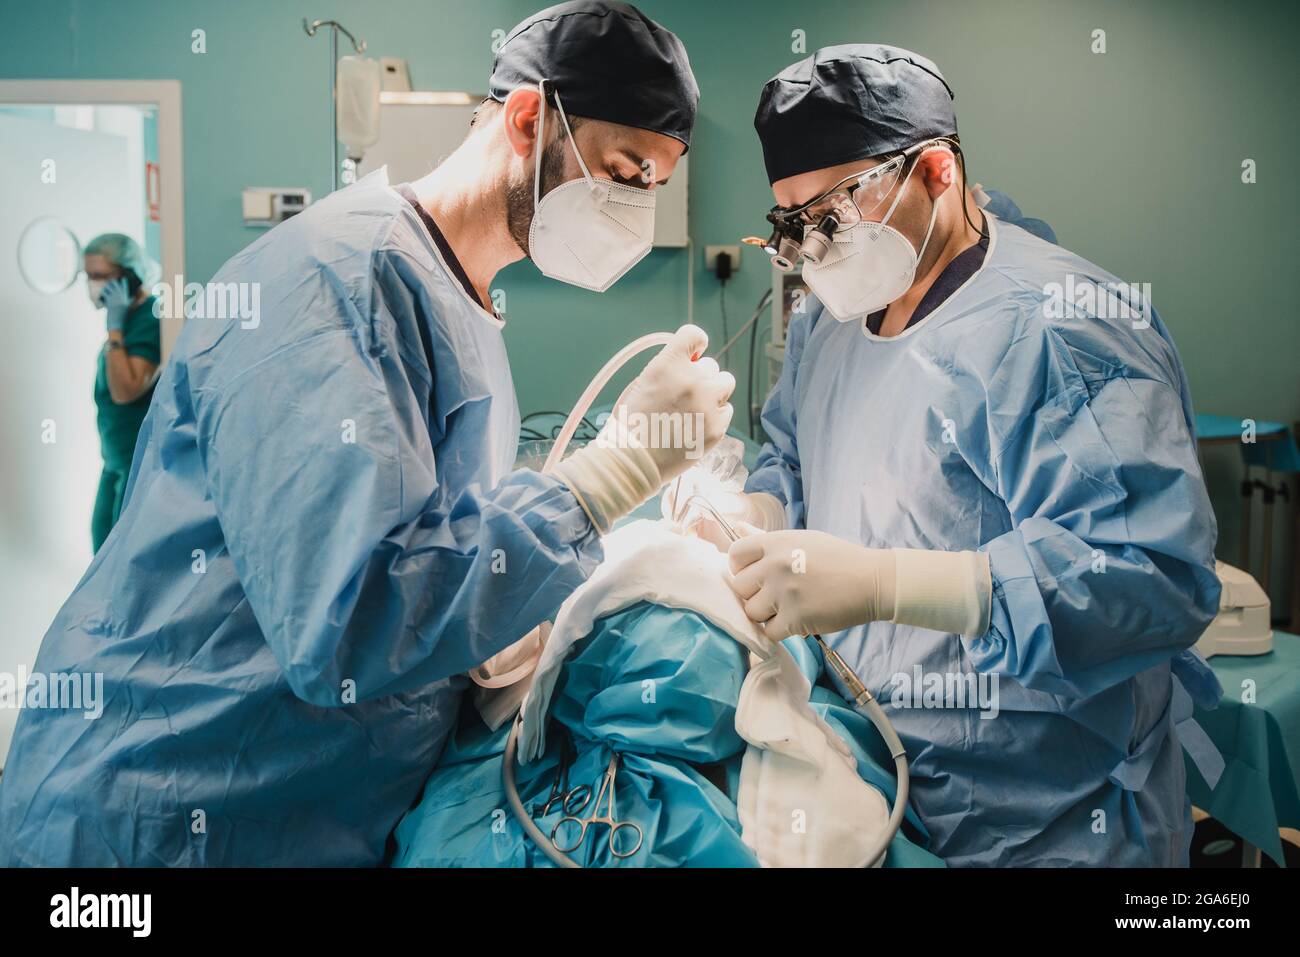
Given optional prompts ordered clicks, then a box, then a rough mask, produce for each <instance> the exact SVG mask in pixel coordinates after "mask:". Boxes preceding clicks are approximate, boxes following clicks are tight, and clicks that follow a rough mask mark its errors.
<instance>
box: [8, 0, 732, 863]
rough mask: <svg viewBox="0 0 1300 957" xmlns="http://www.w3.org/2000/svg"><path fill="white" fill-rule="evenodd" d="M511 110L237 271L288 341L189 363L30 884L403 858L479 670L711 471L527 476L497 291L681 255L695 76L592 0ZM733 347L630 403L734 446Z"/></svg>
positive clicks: (660, 30) (629, 453) (58, 650)
mask: <svg viewBox="0 0 1300 957" xmlns="http://www.w3.org/2000/svg"><path fill="white" fill-rule="evenodd" d="M490 94H491V95H490V98H489V100H488V101H487V102H485V103H484V104H483V105H482V106H481V107H480V109H479V111H478V113H477V115H476V118H475V121H474V124H473V126H472V128H471V129H470V130H469V131H468V135H467V136H466V138H465V141H464V142H463V143H462V144H461V145H460V147H458V148H457V150H456V151H455V152H454V153H453V154H452V155H451V156H450V157H449V158H448V159H447V160H446V161H445V162H443V163H442V164H441V165H439V166H438V167H437V168H436V169H435V170H433V171H432V172H431V173H429V174H428V175H427V176H425V177H423V178H421V179H420V180H417V181H415V182H412V183H398V184H390V183H389V182H388V180H387V178H386V174H385V172H384V171H382V170H381V171H377V172H375V173H373V174H371V175H370V176H367V177H366V178H365V179H363V180H361V181H360V182H358V183H356V184H355V185H353V186H351V187H349V188H347V189H345V190H341V191H340V192H337V193H335V194H333V195H331V196H330V197H328V198H327V199H325V200H323V201H321V202H319V203H316V204H314V205H313V206H311V207H310V208H309V209H307V210H306V211H305V212H303V213H302V214H300V215H298V216H295V217H293V218H292V219H290V220H289V221H287V222H286V223H284V224H282V225H280V226H279V227H277V228H276V229H274V230H272V231H271V232H270V233H268V234H267V235H266V236H265V237H263V238H262V239H259V240H258V241H257V242H255V243H253V244H252V245H251V246H249V247H248V248H247V249H245V250H243V251H242V252H240V253H238V254H237V255H236V256H234V257H233V258H232V259H231V260H230V261H229V262H227V263H226V264H225V266H223V267H222V268H221V270H219V271H218V273H217V275H216V276H215V277H214V280H213V282H214V283H227V284H228V283H241V284H242V283H256V284H258V287H259V289H260V302H261V305H262V314H261V316H260V319H259V322H258V323H256V324H255V326H254V327H252V328H249V327H247V326H245V325H244V324H243V323H241V322H240V321H230V322H227V321H221V320H216V319H199V318H195V319H191V320H190V321H188V322H186V324H185V326H184V329H183V330H182V332H181V334H180V336H179V339H178V341H177V343H176V347H175V349H174V351H173V353H172V356H171V358H170V360H169V362H168V365H167V368H166V370H165V371H164V373H163V376H162V378H161V380H160V381H159V383H158V385H157V389H156V392H155V395H154V399H153V404H152V406H151V409H150V411H149V414H148V417H147V418H146V419H145V421H144V424H143V428H142V430H141V435H140V440H139V444H138V445H137V446H136V451H135V458H134V463H133V465H132V467H131V474H130V478H129V479H128V481H127V486H126V490H125V502H124V505H123V510H122V515H121V519H120V521H119V522H118V524H117V525H116V527H115V528H114V529H113V531H112V533H111V534H110V535H109V536H108V538H107V540H106V541H105V543H104V545H103V547H102V548H101V549H100V550H99V552H98V553H97V555H96V556H95V559H94V561H93V563H92V564H91V566H90V568H89V570H88V571H87V572H86V575H85V577H84V578H83V579H82V581H81V583H80V584H79V585H78V586H77V589H76V591H75V592H74V593H73V594H72V596H71V597H70V598H69V599H68V601H67V602H66V603H65V605H64V606H63V608H62V609H61V610H60V612H59V614H58V616H57V617H56V619H55V621H54V623H53V625H52V626H51V628H50V630H49V632H48V633H47V634H46V636H45V639H44V641H43V643H42V645H41V648H40V652H39V654H38V657H37V660H36V665H35V668H34V671H35V672H40V673H43V674H52V675H60V674H90V675H98V676H102V679H103V696H102V702H103V704H102V713H101V714H99V715H96V716H93V717H94V720H90V718H89V716H88V715H87V714H85V713H82V712H81V711H78V710H73V709H36V708H26V709H24V711H23V713H22V715H21V717H20V718H19V721H18V725H17V730H16V732H15V735H14V742H13V746H12V749H11V751H10V753H9V757H8V761H7V763H6V764H5V769H4V777H3V778H2V779H0V866H3V865H46V866H60V865H79V866H109V865H147V866H176V865H245V866H246V865H281V866H283V865H347V866H356V865H375V864H379V863H382V862H383V861H384V859H385V854H386V851H387V849H388V837H389V835H390V833H391V832H392V830H393V828H394V826H395V825H396V824H397V821H398V820H399V819H400V817H401V815H402V814H403V813H404V812H405V811H406V810H407V809H409V808H410V807H411V805H412V803H413V802H414V801H415V799H416V798H417V796H418V794H419V790H420V787H421V785H422V784H423V783H424V780H425V778H426V777H427V776H428V774H429V772H430V771H431V770H432V768H433V766H434V764H435V763H436V761H437V759H438V756H439V754H440V753H441V751H442V747H443V744H444V742H445V740H446V738H447V735H448V733H449V731H450V728H451V726H452V724H453V721H454V719H455V716H456V713H457V710H458V706H459V700H460V696H461V694H462V692H463V690H464V687H465V684H466V679H465V678H464V677H463V673H464V672H466V671H467V670H468V669H470V668H472V667H475V666H476V665H478V664H479V663H481V662H484V661H486V660H488V659H490V658H492V657H493V656H494V655H496V654H497V653H499V652H501V651H502V650H503V649H505V648H506V647H508V646H509V645H511V644H513V643H514V642H516V641H518V640H519V639H520V638H522V637H523V636H524V635H526V634H527V633H528V632H529V631H530V630H532V629H533V628H534V627H536V626H537V625H538V624H539V623H540V622H541V621H543V620H544V619H547V618H551V617H553V616H554V615H555V612H556V610H557V608H558V607H559V605H560V604H561V602H563V601H564V599H565V598H566V597H567V596H568V595H569V594H570V593H572V591H573V590H574V589H575V588H577V587H578V586H579V585H580V584H582V583H583V582H584V581H585V580H586V579H587V577H588V576H589V575H590V574H591V572H592V571H593V570H594V569H595V567H596V566H597V564H598V563H599V561H600V559H601V554H602V553H601V545H600V537H601V535H602V534H604V533H605V532H607V531H608V530H609V529H610V527H611V526H612V524H613V523H614V522H615V521H616V520H617V519H618V518H619V517H620V516H622V515H624V514H626V513H628V512H630V511H631V510H632V509H634V508H636V507H637V506H638V505H639V504H641V503H642V502H643V501H645V500H646V499H648V498H649V497H650V496H651V495H652V494H653V493H654V492H656V491H657V490H658V489H659V487H660V486H661V485H662V483H663V482H665V481H667V480H668V479H670V478H672V477H674V476H675V475H677V474H678V473H680V472H681V471H683V470H684V469H685V468H686V467H687V466H688V465H689V464H690V461H689V458H688V456H689V455H690V454H691V452H692V450H691V449H686V448H645V447H643V446H641V445H638V444H637V442H636V440H635V437H634V436H631V437H629V436H625V435H619V434H614V435H607V434H606V433H602V436H604V437H605V438H606V439H607V440H608V441H602V442H598V443H594V444H592V445H589V446H587V447H585V448H583V449H581V450H579V451H578V452H576V453H574V454H573V455H571V456H570V457H569V458H568V459H566V460H565V461H564V462H562V463H561V464H560V466H559V468H558V469H557V471H556V472H555V474H553V475H542V474H539V473H536V472H533V471H530V470H514V469H513V463H514V460H515V455H516V448H517V442H518V434H519V409H518V405H517V402H516V399H515V394H514V385H513V381H512V379H511V374H510V365H509V362H508V358H507V355H506V346H505V341H504V338H503V335H502V326H503V324H504V323H503V321H502V320H501V318H500V317H499V316H497V315H496V314H495V313H494V311H493V309H492V305H491V296H490V288H491V283H492V281H493V279H494V277H495V275H496V273H497V271H498V270H499V269H501V268H503V267H504V266H506V265H508V264H509V263H511V262H515V261H517V260H519V259H522V258H524V257H525V256H528V257H529V258H531V259H532V260H533V261H534V263H535V264H536V265H537V266H538V268H539V269H540V270H541V271H542V272H543V273H544V274H545V275H547V276H549V277H551V278H554V279H557V280H560V281H563V282H567V283H572V284H575V285H578V286H582V287H584V288H587V289H592V290H597V291H601V290H604V289H607V288H608V287H609V286H610V285H612V284H613V283H614V282H615V281H616V280H617V279H618V278H619V277H620V276H622V275H623V274H625V273H626V272H627V271H628V270H629V269H630V268H632V267H633V266H634V265H635V264H636V262H637V261H638V260H639V259H641V258H642V257H643V256H644V255H645V254H646V253H647V252H648V251H649V248H650V244H651V239H652V235H653V228H654V190H655V188H656V187H657V186H658V185H660V184H661V183H662V182H663V181H665V180H667V179H668V178H669V177H670V176H671V175H672V172H673V169H674V167H675V165H676V163H677V160H678V159H679V158H680V156H681V155H682V154H683V153H684V152H685V150H686V148H687V147H688V145H689V143H690V136H691V130H692V127H693V125H694V120H695V111H696V103H697V101H698V96H699V93H698V88H697V86H696V83H695V78H694V76H693V75H692V73H691V69H690V64H689V62H688V60H687V57H686V51H685V49H684V48H683V47H682V45H681V43H680V41H679V40H678V39H677V37H676V36H675V35H674V34H673V33H671V32H670V31H669V30H667V29H665V28H664V27H662V26H660V25H659V24H657V23H655V22H654V21H652V20H650V19H649V18H647V17H645V16H644V15H643V14H642V13H640V11H638V10H636V9H635V8H634V7H631V6H629V5H627V4H623V3H613V2H603V0H582V2H572V3H564V4H561V5H559V6H556V7H552V8H549V9H547V10H544V11H542V12H540V13H538V14H536V15H535V16H533V17H530V18H529V19H527V20H525V21H524V22H523V23H521V24H519V25H518V26H517V27H515V29H514V30H512V31H511V32H510V34H509V35H508V36H507V37H506V39H505V41H504V42H503V44H502V45H501V47H500V50H499V52H498V54H497V57H496V62H495V64H494V68H493V73H492V77H491V81H490ZM650 171H653V173H651V172H650ZM611 321H612V320H611ZM706 346H707V337H705V335H704V333H703V332H702V331H701V330H699V329H696V328H694V327H691V326H684V327H682V329H680V330H679V331H678V332H677V334H676V336H675V338H674V339H673V341H672V342H671V343H670V344H668V345H667V346H666V347H665V348H664V350H663V351H662V352H660V353H659V354H658V355H657V356H655V357H654V358H653V359H652V360H651V361H650V363H649V364H648V365H647V367H646V368H645V370H644V371H643V372H642V374H641V375H640V376H639V377H638V378H637V379H636V380H634V381H633V383H632V384H631V385H630V386H629V387H628V389H627V390H626V391H625V393H624V395H623V397H622V402H623V403H624V407H625V408H627V409H628V411H629V412H630V413H635V414H638V415H658V414H677V415H693V416H698V419H697V421H698V422H699V423H700V424H701V427H702V431H703V438H704V443H703V444H704V445H705V446H706V447H707V446H709V445H712V444H713V443H715V442H716V441H717V440H718V439H719V438H720V437H721V436H722V434H723V433H724V432H725V430H726V428H727V424H728V422H729V421H730V419H731V415H732V410H731V406H730V405H729V403H728V398H729V396H730V394H731V391H732V388H733V387H734V385H735V382H734V380H733V379H732V377H731V376H730V375H729V374H727V373H724V372H721V371H720V370H719V368H718V365H717V363H716V362H714V361H713V360H712V359H709V358H707V357H701V354H702V353H703V352H704V350H705V348H706ZM614 421H615V423H617V421H618V420H617V419H615V420H614ZM611 428H617V424H616V425H615V426H611Z"/></svg>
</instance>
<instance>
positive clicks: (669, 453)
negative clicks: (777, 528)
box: [602, 326, 736, 505]
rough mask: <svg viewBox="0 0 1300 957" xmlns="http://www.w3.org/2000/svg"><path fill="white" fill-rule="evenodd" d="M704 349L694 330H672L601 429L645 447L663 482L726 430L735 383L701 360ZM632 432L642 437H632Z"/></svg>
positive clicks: (704, 337) (702, 336)
mask: <svg viewBox="0 0 1300 957" xmlns="http://www.w3.org/2000/svg"><path fill="white" fill-rule="evenodd" d="M708 347H709V336H708V334H707V333H706V332H705V331H704V330H703V329H701V328H700V327H699V326H682V327H681V328H680V329H678V330H677V332H676V334H675V335H674V336H673V340H672V342H670V343H668V345H666V346H664V347H663V349H662V350H660V352H659V354H658V355H657V356H655V357H654V358H653V359H651V360H650V362H649V363H648V364H647V365H646V367H645V369H644V370H643V371H642V372H641V374H640V375H639V376H637V377H636V378H635V379H633V380H632V382H631V383H630V384H629V385H628V387H627V388H626V389H624V390H623V394H622V395H621V396H619V399H618V402H616V403H615V404H614V412H613V415H612V416H611V418H610V421H609V423H607V425H606V428H605V429H604V430H602V431H603V432H608V433H609V436H608V437H609V438H611V439H622V440H624V441H629V442H632V443H634V444H637V445H641V446H642V447H646V448H647V451H649V452H650V456H651V457H652V458H653V459H654V461H655V465H656V466H657V467H658V468H659V477H660V478H661V479H662V480H663V481H665V482H667V481H670V480H672V479H674V478H676V477H677V476H678V475H680V474H681V473H682V472H685V471H686V470H687V469H688V468H690V467H691V466H692V465H694V464H695V463H696V462H698V461H699V460H700V458H701V457H702V456H703V455H704V453H705V452H707V451H708V450H709V449H711V448H713V446H715V445H717V444H718V440H719V439H721V438H722V437H723V436H724V435H726V434H727V426H729V425H731V417H732V415H733V414H734V412H735V410H734V409H732V407H731V403H730V402H729V401H728V400H729V399H730V398H731V393H732V391H733V390H734V389H735V388H736V379H735V377H734V376H733V375H732V374H731V373H730V372H723V371H722V370H720V369H719V368H718V362H717V360H716V359H710V358H709V357H708V356H706V355H704V350H705V349H707V348H708ZM665 416H668V417H673V418H665ZM677 422H680V423H681V425H680V430H678V428H676V427H675V426H676V423H677ZM642 423H645V424H644V425H642ZM665 423H668V424H671V425H672V426H674V427H672V428H669V427H667V426H666V425H665ZM611 426H612V427H614V428H612V429H611ZM625 426H626V431H625V432H624V431H623V430H624V427H625ZM638 428H642V429H643V434H641V435H638V434H637V429H638ZM661 440H662V441H661ZM667 440H671V441H667ZM637 504H638V505H639V504H640V503H639V502H638V503H637Z"/></svg>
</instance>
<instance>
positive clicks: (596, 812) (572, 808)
mask: <svg viewBox="0 0 1300 957" xmlns="http://www.w3.org/2000/svg"><path fill="white" fill-rule="evenodd" d="M617 776H618V752H617V751H615V752H613V753H612V754H610V756H609V767H608V768H607V769H606V770H605V773H604V775H603V776H602V777H601V780H600V790H599V791H598V792H596V801H595V803H594V804H592V803H591V788H590V787H588V786H587V785H585V784H583V785H579V786H578V787H576V788H574V789H573V790H572V791H569V792H568V793H567V794H565V795H564V797H563V798H562V799H561V801H560V804H561V806H562V807H563V809H564V817H562V818H560V819H559V820H558V821H556V822H555V826H554V827H553V828H551V845H552V846H553V847H554V848H555V849H556V850H557V851H559V852H560V853H561V854H568V853H569V852H571V851H576V850H577V849H578V846H579V845H580V844H582V842H583V841H584V840H586V838H587V828H588V827H590V826H591V825H592V824H604V825H606V826H608V827H609V853H610V854H611V855H612V856H614V857H616V858H618V859H619V860H622V859H623V858H626V857H631V856H632V855H633V854H635V853H636V852H637V851H639V850H641V843H642V841H643V840H644V839H645V835H644V834H643V833H642V831H641V826H640V825H639V824H636V823H635V822H633V821H620V820H618V811H617V810H616V809H615V806H614V790H615V789H614V783H615V779H616V778H617ZM584 788H585V789H586V791H585V794H584V795H583V797H582V799H581V800H578V798H577V792H578V791H579V790H581V789H584ZM570 799H572V800H570ZM549 803H550V802H549V801H548V802H547V804H548V805H549ZM589 804H590V805H591V815H590V816H589V817H583V818H580V817H578V816H577V815H578V814H581V813H582V811H583V810H585V809H586V808H587V806H588V805H589ZM602 805H603V806H605V807H606V808H607V813H605V814H601V813H600V809H601V807H602ZM561 828H563V829H564V830H565V831H566V833H569V834H571V835H572V834H573V832H574V829H575V828H576V838H577V839H576V840H574V841H572V842H569V841H565V842H564V843H563V844H561V843H560V841H561V838H562V835H561V834H560V829H561ZM625 829H626V833H632V834H635V835H636V844H635V845H633V847H632V848H631V849H630V850H623V851H620V850H619V849H618V843H619V838H618V835H619V832H620V831H625Z"/></svg>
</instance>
